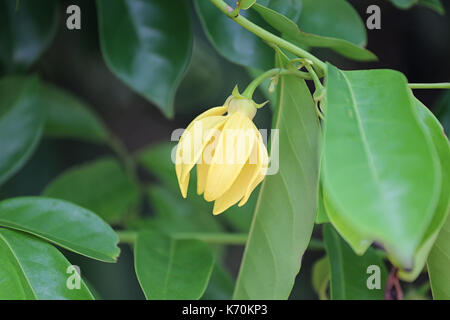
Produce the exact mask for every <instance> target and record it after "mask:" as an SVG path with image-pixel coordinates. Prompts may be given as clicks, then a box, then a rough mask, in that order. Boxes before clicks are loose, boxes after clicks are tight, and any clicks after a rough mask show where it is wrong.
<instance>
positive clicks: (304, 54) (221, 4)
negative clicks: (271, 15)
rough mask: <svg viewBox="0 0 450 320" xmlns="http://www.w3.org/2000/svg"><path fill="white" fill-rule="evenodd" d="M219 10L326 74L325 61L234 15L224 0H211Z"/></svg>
mask: <svg viewBox="0 0 450 320" xmlns="http://www.w3.org/2000/svg"><path fill="white" fill-rule="evenodd" d="M210 1H211V2H212V3H213V4H214V5H215V6H216V7H217V8H219V9H220V10H221V11H222V12H223V13H224V14H226V15H227V16H228V17H229V18H230V19H232V20H233V21H235V22H236V23H237V24H239V25H240V26H242V27H243V28H245V29H247V30H248V31H250V32H251V33H253V34H255V35H256V36H258V37H260V38H261V39H263V40H265V41H267V42H268V43H273V44H276V45H277V46H279V47H280V48H283V49H285V50H287V51H289V52H292V53H293V54H295V55H297V56H298V57H300V58H306V59H309V60H311V61H312V63H313V64H314V66H317V67H318V68H319V69H320V70H321V71H322V72H325V69H326V65H325V63H324V62H323V61H321V60H320V59H318V58H317V57H315V56H314V55H312V54H311V53H309V52H307V51H305V50H303V49H301V48H299V47H297V46H296V45H294V44H292V43H290V42H289V41H286V40H284V39H282V38H280V37H278V36H276V35H274V34H273V33H271V32H269V31H267V30H265V29H263V28H261V27H260V26H258V25H256V24H254V23H253V22H251V21H250V20H248V19H246V18H245V17H243V16H242V15H237V16H234V15H233V12H234V10H233V8H232V7H230V6H229V5H228V4H227V3H225V2H224V1H223V0H210Z"/></svg>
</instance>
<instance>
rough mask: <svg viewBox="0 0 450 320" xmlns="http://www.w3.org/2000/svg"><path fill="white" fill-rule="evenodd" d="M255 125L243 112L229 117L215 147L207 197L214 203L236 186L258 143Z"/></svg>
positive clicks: (206, 198) (206, 189)
mask: <svg viewBox="0 0 450 320" xmlns="http://www.w3.org/2000/svg"><path fill="white" fill-rule="evenodd" d="M254 128H255V126H254V124H253V122H252V121H251V120H250V119H249V118H248V116H246V115H245V114H243V113H241V112H235V113H233V114H231V115H230V116H229V119H228V120H227V122H226V123H225V125H224V127H223V129H222V134H221V135H220V138H219V141H218V142H217V146H216V148H215V153H214V157H213V158H212V161H211V164H210V168H209V171H208V177H207V180H206V187H205V193H204V198H205V200H206V201H213V200H216V199H218V198H219V197H220V196H222V195H223V194H224V193H225V192H226V191H227V190H228V189H229V188H230V187H231V185H232V184H233V183H234V181H235V180H236V178H237V177H238V175H239V173H240V172H241V170H242V168H243V167H244V165H245V164H246V162H247V160H248V158H249V155H250V153H251V151H252V149H253V146H254V144H255V143H256V142H257V136H256V134H255V132H254Z"/></svg>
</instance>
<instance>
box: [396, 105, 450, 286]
mask: <svg viewBox="0 0 450 320" xmlns="http://www.w3.org/2000/svg"><path fill="white" fill-rule="evenodd" d="M415 102H416V104H415V105H416V108H417V112H418V115H419V118H420V120H421V122H422V124H423V126H424V128H425V132H426V133H427V134H428V135H429V136H430V137H431V139H432V140H433V144H434V147H435V148H436V151H437V154H438V156H439V161H440V164H441V169H442V187H441V192H440V196H439V202H438V204H437V207H436V210H435V212H434V216H433V220H432V221H431V223H430V225H429V227H428V229H427V232H426V233H425V236H424V237H423V239H422V243H421V245H420V248H419V249H418V250H417V253H416V256H415V259H414V260H415V261H414V268H413V269H412V270H400V272H399V276H400V278H401V279H403V280H407V281H414V280H415V279H416V278H417V277H418V276H419V274H420V272H421V271H422V270H423V268H424V266H425V263H426V260H427V257H428V254H429V252H430V250H431V248H432V246H433V244H434V242H435V240H436V238H437V236H438V234H439V230H440V229H441V227H442V225H443V224H444V223H445V220H446V218H447V215H448V212H449V210H450V144H449V142H448V139H447V137H446V136H445V135H444V131H443V129H442V126H441V124H440V123H439V121H438V120H437V119H436V118H435V117H434V115H433V114H432V113H431V111H430V110H428V108H427V107H425V106H424V105H423V104H422V103H421V102H420V101H419V100H417V99H416V100H415Z"/></svg>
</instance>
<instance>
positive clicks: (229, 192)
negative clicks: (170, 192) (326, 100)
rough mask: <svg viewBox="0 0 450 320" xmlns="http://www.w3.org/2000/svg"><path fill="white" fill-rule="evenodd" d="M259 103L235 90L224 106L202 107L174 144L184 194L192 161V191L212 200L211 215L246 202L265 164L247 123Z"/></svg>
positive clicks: (258, 137)
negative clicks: (194, 171)
mask: <svg viewBox="0 0 450 320" xmlns="http://www.w3.org/2000/svg"><path fill="white" fill-rule="evenodd" d="M259 106H260V105H257V104H256V103H255V102H254V101H253V100H251V99H247V98H245V97H243V96H241V95H240V94H239V93H238V91H237V88H236V89H235V90H234V91H233V94H232V95H231V96H230V97H229V98H228V99H227V100H226V101H225V103H224V105H223V106H221V107H215V108H211V109H209V110H207V111H206V112H204V113H202V114H200V115H199V116H198V117H197V118H195V119H194V120H193V121H192V122H191V123H190V124H189V126H188V127H187V128H186V130H185V131H184V133H183V135H182V136H181V138H180V141H179V142H178V147H177V151H176V164H175V167H176V173H177V177H178V184H179V185H180V189H181V194H182V195H183V197H184V198H186V196H187V189H188V185H189V178H190V171H191V170H192V169H193V167H194V166H195V165H197V193H198V194H199V195H201V194H203V196H204V198H205V200H206V201H214V209H213V214H215V215H217V214H220V213H222V212H224V211H225V210H226V209H228V208H229V207H231V206H232V205H234V204H236V203H238V202H239V206H243V205H244V204H245V203H246V202H247V200H248V199H249V197H250V195H251V193H252V192H253V190H254V189H255V188H256V187H257V186H258V184H259V183H260V182H261V181H262V180H263V179H264V177H265V175H266V172H267V167H268V162H269V157H268V154H267V149H266V146H265V145H264V141H263V139H262V136H261V133H260V132H259V131H258V129H257V128H256V126H255V125H254V123H253V121H252V119H253V117H254V116H255V114H256V109H257V108H258V107H259Z"/></svg>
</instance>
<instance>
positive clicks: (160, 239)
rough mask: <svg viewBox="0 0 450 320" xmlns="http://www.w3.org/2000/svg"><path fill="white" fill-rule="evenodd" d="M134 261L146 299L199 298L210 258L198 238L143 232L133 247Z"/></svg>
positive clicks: (209, 250) (208, 272) (211, 265)
mask: <svg viewBox="0 0 450 320" xmlns="http://www.w3.org/2000/svg"><path fill="white" fill-rule="evenodd" d="M134 263H135V268H136V274H137V277H138V280H139V283H140V284H141V287H142V290H143V291H144V293H145V296H146V297H147V299H151V300H166V299H172V300H178V299H199V298H200V297H201V296H202V295H203V293H204V292H205V289H206V287H207V285H208V281H209V278H210V276H211V272H212V270H213V266H214V258H213V255H212V252H211V249H210V248H209V247H208V246H207V245H206V244H205V243H203V242H201V241H199V240H176V239H173V238H171V237H170V236H167V235H164V234H160V233H157V232H143V233H140V234H139V235H138V238H137V241H136V244H135V247H134Z"/></svg>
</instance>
